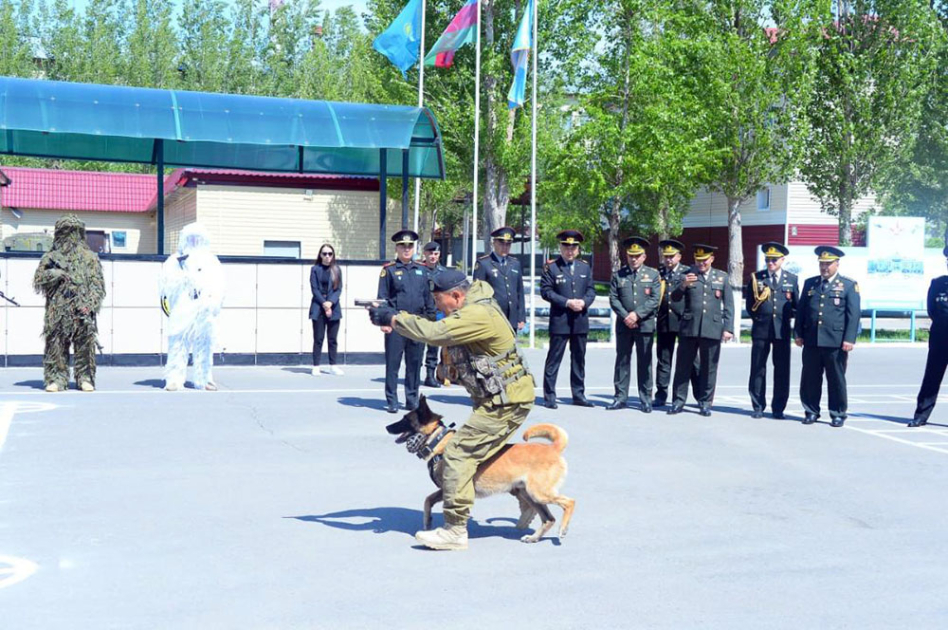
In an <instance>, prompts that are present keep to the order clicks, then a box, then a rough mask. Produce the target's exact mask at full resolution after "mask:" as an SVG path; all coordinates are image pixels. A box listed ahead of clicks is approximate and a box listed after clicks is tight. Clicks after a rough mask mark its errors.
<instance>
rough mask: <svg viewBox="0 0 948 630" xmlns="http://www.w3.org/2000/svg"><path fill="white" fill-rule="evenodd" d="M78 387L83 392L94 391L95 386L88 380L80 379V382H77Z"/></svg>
mask: <svg viewBox="0 0 948 630" xmlns="http://www.w3.org/2000/svg"><path fill="white" fill-rule="evenodd" d="M79 389H81V390H82V391H84V392H94V391H95V387H94V386H93V385H92V383H90V382H89V381H82V382H81V383H79Z"/></svg>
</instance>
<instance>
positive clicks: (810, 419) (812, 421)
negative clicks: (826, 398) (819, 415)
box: [803, 413, 816, 424]
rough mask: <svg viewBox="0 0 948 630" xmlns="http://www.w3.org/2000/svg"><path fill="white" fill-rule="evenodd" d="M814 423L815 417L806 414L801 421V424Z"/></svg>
mask: <svg viewBox="0 0 948 630" xmlns="http://www.w3.org/2000/svg"><path fill="white" fill-rule="evenodd" d="M814 422H816V416H815V415H814V414H812V413H808V414H806V417H805V418H804V419H803V424H813V423H814Z"/></svg>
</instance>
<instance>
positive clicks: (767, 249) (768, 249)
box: [760, 241, 790, 258]
mask: <svg viewBox="0 0 948 630" xmlns="http://www.w3.org/2000/svg"><path fill="white" fill-rule="evenodd" d="M760 250H761V251H762V252H764V258H783V257H784V256H786V255H787V254H789V253H790V250H789V249H787V248H786V247H784V245H783V243H778V242H777V241H770V242H769V243H764V244H763V245H761V246H760Z"/></svg>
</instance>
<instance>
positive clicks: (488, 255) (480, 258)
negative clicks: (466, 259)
mask: <svg viewBox="0 0 948 630" xmlns="http://www.w3.org/2000/svg"><path fill="white" fill-rule="evenodd" d="M485 258H490V254H484V255H483V256H478V257H477V259H478V260H484V259H485Z"/></svg>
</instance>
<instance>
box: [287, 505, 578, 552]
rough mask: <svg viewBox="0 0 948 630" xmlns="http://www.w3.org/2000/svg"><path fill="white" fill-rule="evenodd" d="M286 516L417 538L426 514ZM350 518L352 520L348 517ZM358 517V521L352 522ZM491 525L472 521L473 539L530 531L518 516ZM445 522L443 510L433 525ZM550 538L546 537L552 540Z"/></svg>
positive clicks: (379, 511)
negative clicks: (520, 523) (521, 526)
mask: <svg viewBox="0 0 948 630" xmlns="http://www.w3.org/2000/svg"><path fill="white" fill-rule="evenodd" d="M283 518H293V519H296V520H298V521H306V522H308V523H319V524H321V525H328V526H329V527H334V528H336V529H344V530H346V531H353V532H372V533H374V534H387V533H389V532H398V533H400V534H406V535H408V536H412V537H414V535H415V532H417V531H418V530H419V529H421V521H422V514H421V510H412V509H409V508H402V507H379V508H364V509H352V510H342V511H340V512H330V513H328V514H309V515H306V516H284V517H283ZM347 519H348V520H347ZM352 520H355V521H357V522H351V521H352ZM486 522H487V523H488V524H487V525H482V524H480V523H478V522H477V521H474V520H471V521H470V522H469V523H468V526H467V532H468V537H469V538H488V537H497V538H506V539H509V540H519V539H520V537H521V536H523V535H524V534H526V533H527V531H528V530H522V529H517V528H515V527H514V524H516V522H517V521H516V519H513V518H506V517H501V518H490V519H487V521H486ZM496 522H503V523H508V524H507V525H503V526H497V525H494V523H496ZM442 523H443V521H442V519H441V514H440V513H435V514H433V515H432V523H431V526H432V527H438V526H440V525H441V524H442ZM548 539H550V538H549V537H545V538H543V540H548ZM552 542H553V543H554V544H559V540H558V539H557V538H556V537H555V536H554V537H553V538H552Z"/></svg>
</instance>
